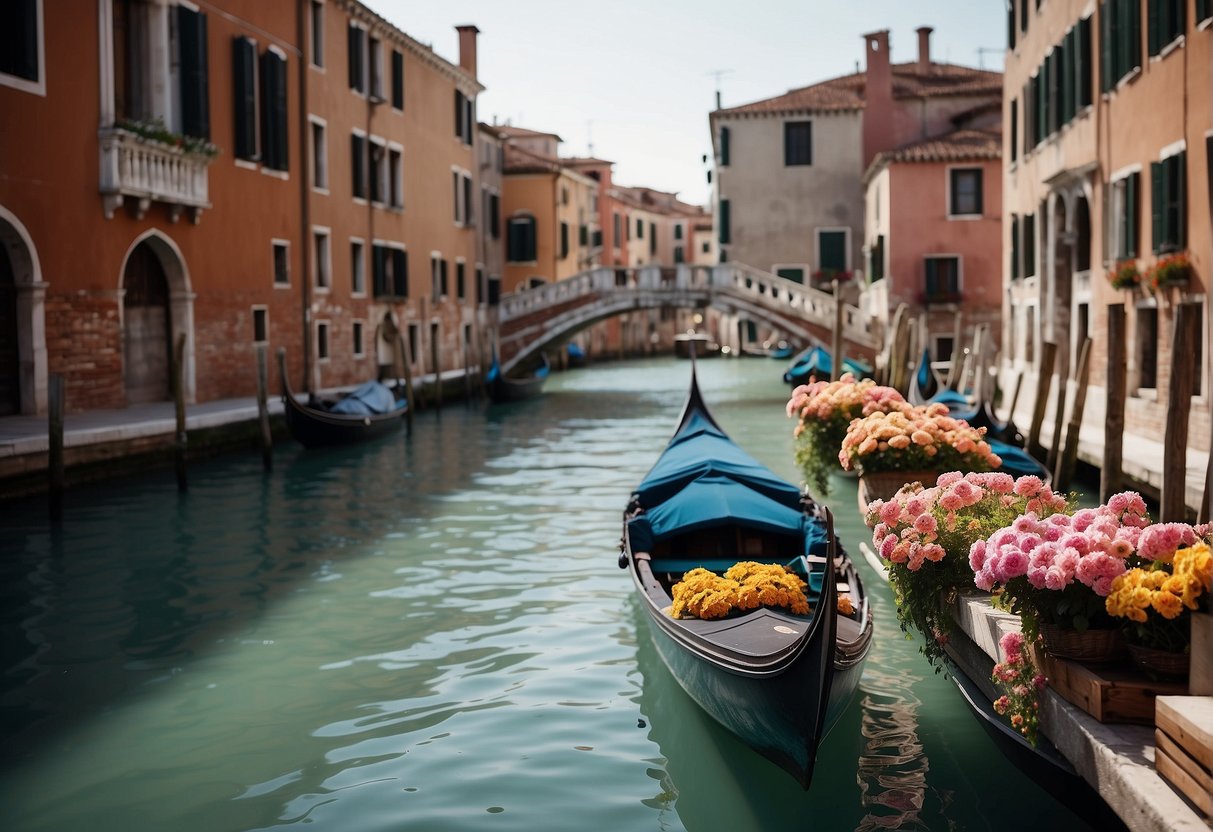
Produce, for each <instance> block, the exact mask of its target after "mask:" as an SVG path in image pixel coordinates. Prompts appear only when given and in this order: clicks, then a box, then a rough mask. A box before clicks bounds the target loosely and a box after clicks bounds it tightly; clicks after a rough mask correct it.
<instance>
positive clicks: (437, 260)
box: [430, 251, 450, 303]
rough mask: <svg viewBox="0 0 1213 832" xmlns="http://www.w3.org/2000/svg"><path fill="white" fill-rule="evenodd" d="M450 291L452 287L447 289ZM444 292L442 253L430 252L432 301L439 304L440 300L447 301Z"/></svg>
mask: <svg viewBox="0 0 1213 832" xmlns="http://www.w3.org/2000/svg"><path fill="white" fill-rule="evenodd" d="M447 288H448V289H449V288H450V286H448V287H447ZM440 292H442V252H441V251H431V252H430V299H431V300H432V301H434V302H435V303H437V302H438V301H440V300H445V299H446V295H445V294H440Z"/></svg>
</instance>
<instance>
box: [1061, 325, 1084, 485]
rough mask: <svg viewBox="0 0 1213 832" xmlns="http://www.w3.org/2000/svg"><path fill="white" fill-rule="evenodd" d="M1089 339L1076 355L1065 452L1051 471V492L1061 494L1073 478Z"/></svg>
mask: <svg viewBox="0 0 1213 832" xmlns="http://www.w3.org/2000/svg"><path fill="white" fill-rule="evenodd" d="M1090 357H1091V339H1090V338H1087V339H1085V340H1084V341H1083V342H1082V349H1081V350H1080V351H1079V353H1078V368H1077V370H1076V373H1077V377H1076V378H1075V380H1074V381H1075V383H1076V384H1077V385H1078V389H1077V390H1076V391H1075V393H1074V405H1073V406H1072V407H1071V408H1070V426H1069V429H1068V430H1067V431H1066V445H1065V451H1064V452H1063V453H1062V454H1061V455H1060V456H1059V457H1058V459H1057V467H1056V468H1055V469H1054V471H1053V483H1054V485H1053V490H1054V491H1058V492H1063V491H1065V490H1066V489H1067V488H1069V486H1070V479H1071V478H1072V477H1073V476H1074V466H1075V464H1076V463H1077V462H1078V439H1079V434H1080V432H1081V431H1082V414H1083V411H1084V410H1085V409H1086V405H1087V382H1088V381H1089V380H1090V378H1091V367H1090V363H1089V362H1090Z"/></svg>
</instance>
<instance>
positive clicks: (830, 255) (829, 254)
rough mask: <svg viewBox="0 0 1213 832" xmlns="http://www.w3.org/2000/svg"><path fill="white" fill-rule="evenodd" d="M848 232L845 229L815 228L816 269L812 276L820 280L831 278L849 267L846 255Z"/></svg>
mask: <svg viewBox="0 0 1213 832" xmlns="http://www.w3.org/2000/svg"><path fill="white" fill-rule="evenodd" d="M848 236H849V235H848V232H847V231H846V230H845V229H834V230H825V229H821V228H819V229H817V269H818V271H817V272H816V273H814V275H813V276H814V277H816V278H818V279H821V280H833V279H834V278H835V277H836V276H837V275H838V274H839V273H840V272H845V271H847V270H848V267H849V258H848V257H847V249H849V248H850V246H848V245H847V238H848Z"/></svg>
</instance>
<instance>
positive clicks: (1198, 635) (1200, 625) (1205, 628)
mask: <svg viewBox="0 0 1213 832" xmlns="http://www.w3.org/2000/svg"><path fill="white" fill-rule="evenodd" d="M1191 618H1192V643H1191V646H1190V647H1189V648H1188V649H1189V654H1190V656H1191V665H1190V669H1189V673H1188V693H1189V694H1190V695H1192V696H1213V612H1194V613H1192V616H1191Z"/></svg>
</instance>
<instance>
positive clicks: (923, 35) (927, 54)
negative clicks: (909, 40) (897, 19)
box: [916, 26, 935, 75]
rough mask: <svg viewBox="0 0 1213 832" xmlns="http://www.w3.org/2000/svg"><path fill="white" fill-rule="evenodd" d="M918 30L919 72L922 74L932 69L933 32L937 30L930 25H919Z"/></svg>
mask: <svg viewBox="0 0 1213 832" xmlns="http://www.w3.org/2000/svg"><path fill="white" fill-rule="evenodd" d="M916 31H917V32H918V72H919V74H921V75H925V74H926V73H928V72H930V71H931V33H932V32H934V31H935V30H934V29H932V28H931V27H930V26H919V27H918V29H917V30H916Z"/></svg>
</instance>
